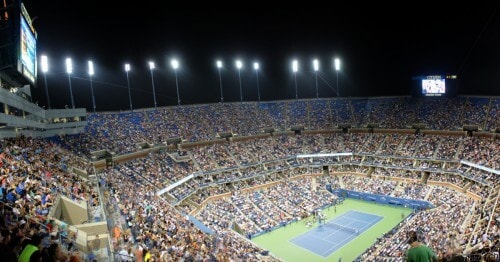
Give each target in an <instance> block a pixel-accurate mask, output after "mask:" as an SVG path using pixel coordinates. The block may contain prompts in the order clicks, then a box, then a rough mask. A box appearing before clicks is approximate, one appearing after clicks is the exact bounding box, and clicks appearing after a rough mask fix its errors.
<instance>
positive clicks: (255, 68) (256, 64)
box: [253, 62, 260, 103]
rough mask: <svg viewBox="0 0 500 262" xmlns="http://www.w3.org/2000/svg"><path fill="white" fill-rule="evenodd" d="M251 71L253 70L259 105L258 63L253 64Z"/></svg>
mask: <svg viewBox="0 0 500 262" xmlns="http://www.w3.org/2000/svg"><path fill="white" fill-rule="evenodd" d="M253 69H254V70H255V77H257V101H258V102H259V103H260V87H259V63H257V62H255V63H253Z"/></svg>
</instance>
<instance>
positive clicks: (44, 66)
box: [42, 55, 50, 109]
mask: <svg viewBox="0 0 500 262" xmlns="http://www.w3.org/2000/svg"><path fill="white" fill-rule="evenodd" d="M48 71H49V59H48V58H47V56H46V55H42V73H43V81H44V82H45V96H46V97H47V106H48V109H50V97H49V87H48V86H47V72H48Z"/></svg>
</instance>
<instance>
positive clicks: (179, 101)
mask: <svg viewBox="0 0 500 262" xmlns="http://www.w3.org/2000/svg"><path fill="white" fill-rule="evenodd" d="M170 64H171V65H172V68H173V69H174V74H175V88H176V89H177V105H179V106H180V105H181V96H180V94H179V81H178V80H177V69H178V68H179V61H177V59H172V60H170Z"/></svg>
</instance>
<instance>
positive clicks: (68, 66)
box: [66, 57, 75, 108]
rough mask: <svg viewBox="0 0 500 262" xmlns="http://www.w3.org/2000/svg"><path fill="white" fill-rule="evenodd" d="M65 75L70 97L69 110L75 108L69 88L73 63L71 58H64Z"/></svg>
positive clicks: (70, 88) (71, 91)
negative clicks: (66, 75)
mask: <svg viewBox="0 0 500 262" xmlns="http://www.w3.org/2000/svg"><path fill="white" fill-rule="evenodd" d="M66 73H67V74H68V82H69V95H70V97H71V108H75V100H74V99H73V88H72V87H71V73H73V63H72V62H71V58H69V57H68V58H66Z"/></svg>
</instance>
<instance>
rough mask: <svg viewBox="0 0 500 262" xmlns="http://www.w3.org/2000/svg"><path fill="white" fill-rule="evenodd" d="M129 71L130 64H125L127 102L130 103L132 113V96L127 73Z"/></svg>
mask: <svg viewBox="0 0 500 262" xmlns="http://www.w3.org/2000/svg"><path fill="white" fill-rule="evenodd" d="M129 71H130V64H128V63H127V64H125V74H126V75H127V87H128V101H129V103H130V112H132V111H134V107H133V106H132V94H131V92H130V80H129V78H128V72H129Z"/></svg>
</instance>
